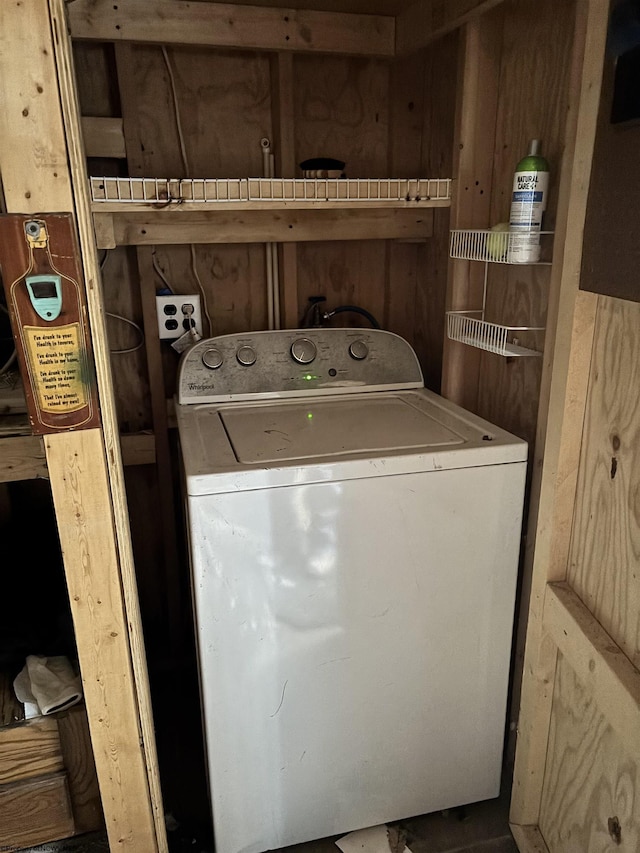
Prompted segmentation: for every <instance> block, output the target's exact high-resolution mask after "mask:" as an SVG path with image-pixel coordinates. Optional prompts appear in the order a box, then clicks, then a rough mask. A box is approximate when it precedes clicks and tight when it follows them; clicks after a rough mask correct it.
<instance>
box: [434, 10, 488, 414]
mask: <svg viewBox="0 0 640 853" xmlns="http://www.w3.org/2000/svg"><path fill="white" fill-rule="evenodd" d="M500 23H501V19H500V18H498V19H496V18H495V16H492V17H491V18H490V19H489V18H483V19H481V20H476V21H472V22H471V23H469V24H467V25H466V27H465V29H464V32H463V33H462V34H461V35H462V38H461V39H460V67H459V71H458V80H459V81H460V82H459V85H458V94H457V98H458V102H457V105H456V122H455V131H454V146H453V150H454V158H453V160H454V174H453V176H454V178H455V181H454V185H453V186H454V191H453V198H452V200H451V227H452V228H483V227H488V226H489V225H490V222H489V217H490V212H491V186H492V177H493V151H494V146H495V137H496V115H497V110H498V78H499V74H500V56H501V52H502V27H501V26H500ZM483 275H484V269H483V265H482V264H477V263H473V262H470V261H459V260H458V261H450V262H449V268H448V278H447V296H446V303H445V309H446V310H447V311H475V310H476V309H477V308H479V307H481V305H482V287H483V280H484V279H483ZM479 370H480V350H478V349H475V348H473V347H468V346H465V344H462V343H459V342H456V341H450V340H449V339H448V338H445V342H444V350H443V366H442V393H443V394H444V396H445V397H448V398H449V399H450V400H454V401H455V402H456V403H458V404H459V405H460V406H463V407H464V408H466V409H471V410H472V411H473V410H474V409H475V408H476V406H477V400H478V375H479Z"/></svg>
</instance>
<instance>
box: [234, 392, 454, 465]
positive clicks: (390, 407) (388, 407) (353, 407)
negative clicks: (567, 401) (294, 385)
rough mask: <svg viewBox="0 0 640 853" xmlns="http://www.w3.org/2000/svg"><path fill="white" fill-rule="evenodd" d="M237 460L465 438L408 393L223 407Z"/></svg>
mask: <svg viewBox="0 0 640 853" xmlns="http://www.w3.org/2000/svg"><path fill="white" fill-rule="evenodd" d="M220 417H221V418H222V423H223V424H224V428H225V430H226V432H227V435H228V437H229V441H230V442H231V446H232V447H233V450H234V453H235V455H236V459H237V460H238V462H241V463H244V464H252V463H278V462H294V461H297V460H303V459H304V460H307V459H318V460H319V459H322V458H326V457H337V456H345V455H351V454H354V453H358V454H363V453H375V454H380V453H382V452H391V453H397V452H401V451H408V450H418V449H426V448H440V447H451V446H452V445H459V444H463V443H464V438H463V436H461V435H460V434H459V433H458V432H455V431H454V430H453V429H451V428H450V427H447V426H444V424H442V423H441V422H439V421H438V420H436V419H435V418H434V417H433V416H432V414H430V413H427V412H425V411H421V410H420V409H418V408H416V407H415V406H414V405H412V404H411V402H410V400H407V399H405V398H402V397H393V396H386V395H384V396H383V395H379V394H376V395H372V396H371V397H368V398H359V399H357V400H354V399H353V398H347V399H343V400H331V401H329V400H324V401H320V400H317V399H315V398H310V399H309V400H308V401H306V402H296V403H290V404H281V405H271V406H248V407H244V406H243V407H235V408H232V407H229V408H221V409H220Z"/></svg>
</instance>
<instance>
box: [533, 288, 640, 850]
mask: <svg viewBox="0 0 640 853" xmlns="http://www.w3.org/2000/svg"><path fill="white" fill-rule="evenodd" d="M639 388H640V305H638V304H636V303H632V302H627V301H623V300H620V299H614V298H611V297H605V296H600V297H599V298H598V306H597V316H596V325H595V336H594V344H593V351H592V363H591V371H590V378H589V396H588V401H587V409H586V415H585V423H584V433H583V439H582V450H581V456H580V468H579V475H578V489H577V500H576V507H575V515H574V521H573V531H572V543H571V552H570V561H569V567H568V576H567V581H568V583H569V585H570V586H571V587H572V588H573V589H574V590H575V592H576V593H577V594H578V595H579V596H580V598H581V599H582V601H583V602H584V603H585V604H586V605H587V607H588V608H589V610H590V611H591V612H592V613H593V614H594V615H595V617H596V618H597V620H598V622H600V624H601V625H602V626H603V627H604V628H605V630H606V631H607V633H608V634H609V636H610V637H611V638H612V639H613V641H614V642H615V643H616V644H617V645H618V646H619V647H620V648H621V649H622V651H623V652H624V653H625V654H626V655H627V657H628V658H629V660H630V661H631V662H632V663H633V664H634V665H635V667H636V669H640V572H639V571H638V566H639V564H640V500H639V493H638V482H639V481H640V397H639V395H638V393H637V389H639ZM632 389H633V390H632ZM629 737H630V738H631V741H633V739H634V733H632V732H629ZM635 739H636V745H637V742H638V732H637V731H636V732H635ZM547 755H548V758H547V767H546V772H545V777H544V788H543V797H542V809H541V815H540V829H541V831H542V834H543V836H544V839H545V841H546V843H547V846H548V848H549V853H582V851H584V850H619V851H620V853H635V851H637V850H638V849H640V766H639V764H638V759H639V755H638V749H637V748H636V749H635V751H632V750H630V749H629V746H628V745H625V743H624V742H623V741H622V740H621V738H620V736H619V735H618V734H617V733H616V732H615V731H614V730H613V729H612V727H611V725H610V723H609V721H608V720H607V719H606V717H605V715H604V714H603V712H602V710H601V709H600V708H599V707H598V704H597V703H596V701H595V700H594V697H593V695H592V693H591V692H590V690H589V688H587V687H586V686H585V685H584V684H582V683H581V682H580V680H579V679H578V677H577V676H576V674H575V673H574V671H573V670H572V669H571V667H570V665H569V664H568V663H567V661H566V660H565V659H564V658H563V657H562V656H560V657H559V661H558V667H557V671H556V683H555V689H554V697H553V708H552V717H551V729H550V739H549V748H548V752H547ZM614 821H617V823H618V824H619V826H620V834H619V840H616V837H615V836H616V832H615V823H614Z"/></svg>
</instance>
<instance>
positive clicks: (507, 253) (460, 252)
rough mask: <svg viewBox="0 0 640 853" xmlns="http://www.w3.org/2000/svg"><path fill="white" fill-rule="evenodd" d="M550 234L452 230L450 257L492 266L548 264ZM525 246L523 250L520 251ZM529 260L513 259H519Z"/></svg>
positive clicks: (542, 232) (543, 232)
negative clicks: (523, 257)
mask: <svg viewBox="0 0 640 853" xmlns="http://www.w3.org/2000/svg"><path fill="white" fill-rule="evenodd" d="M551 235H553V231H532V232H529V233H524V234H523V233H522V232H516V231H491V230H486V229H477V228H476V229H454V230H452V231H451V241H450V246H449V254H450V255H451V257H452V258H459V259H461V260H465V261H485V262H489V263H493V264H518V266H520V265H522V263H528V264H544V265H549V263H550V261H549V260H547V258H548V257H549V256H550V247H551V239H550V237H551ZM523 244H524V247H525V251H524V252H522V251H519V250H521V249H522V247H523ZM523 255H524V256H525V257H528V258H530V259H531V260H527V261H524V262H523V261H519V260H516V258H518V257H522V256H523Z"/></svg>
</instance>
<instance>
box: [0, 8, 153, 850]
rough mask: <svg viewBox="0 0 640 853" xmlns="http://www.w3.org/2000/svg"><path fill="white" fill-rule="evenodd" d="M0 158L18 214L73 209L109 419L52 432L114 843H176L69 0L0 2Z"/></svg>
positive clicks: (52, 470)
mask: <svg viewBox="0 0 640 853" xmlns="http://www.w3.org/2000/svg"><path fill="white" fill-rule="evenodd" d="M0 47H1V49H0V92H1V94H2V98H1V100H2V104H3V109H2V111H0V166H1V168H2V176H3V184H4V194H5V199H6V207H7V210H8V212H13V213H35V212H62V211H68V212H73V213H74V214H75V218H76V224H77V228H78V232H79V237H80V246H81V254H82V265H83V271H84V278H85V283H86V290H87V307H88V315H89V320H90V326H91V331H92V339H93V345H94V357H95V371H96V376H97V385H98V392H99V401H100V409H101V419H102V424H101V427H100V428H97V429H87V430H79V431H75V432H59V433H56V434H51V435H48V436H47V437H46V439H45V442H44V445H45V453H46V460H47V466H48V470H49V476H50V479H51V488H52V493H53V500H54V507H55V511H56V517H57V523H58V530H59V534H60V542H61V545H62V552H63V560H64V568H65V573H66V578H67V585H68V591H69V598H70V604H71V612H72V616H73V620H74V626H75V632H76V640H77V647H78V656H79V659H80V667H81V671H82V679H83V685H84V694H85V701H86V706H87V714H88V719H89V726H90V730H91V739H92V745H93V750H94V756H95V762H96V769H97V773H98V781H99V785H100V793H101V797H102V805H103V809H104V813H105V818H106V824H107V831H108V835H109V843H110V847H111V849H112V850H117V849H128V850H131V851H141V850H144V851H145V853H146V852H147V851H148V853H155V851H166V850H167V842H166V833H165V828H164V817H163V810H162V798H161V794H160V786H159V778H158V770H157V758H156V752H155V740H154V734H153V723H152V717H151V705H150V697H149V686H148V679H147V671H146V661H145V655H144V645H143V640H142V631H141V624H140V613H139V607H138V598H137V590H136V583H135V572H134V565H133V557H132V551H131V540H130V532H129V522H128V514H127V505H126V497H125V490H124V481H123V471H122V461H121V458H120V447H119V438H118V430H117V422H116V417H115V411H114V401H113V389H112V383H111V372H110V360H109V358H110V357H109V349H108V344H107V339H106V334H105V328H104V309H103V303H102V294H101V291H100V275H99V267H98V263H97V255H96V249H95V240H94V234H93V226H92V221H91V215H90V207H89V200H88V186H87V176H86V168H85V159H84V151H83V147H82V137H81V130H80V118H79V111H78V106H77V102H76V93H75V82H74V77H73V66H72V58H71V44H70V39H69V36H68V27H67V21H66V9H65V4H64V0H20V2H17V0H12V2H6V3H2V4H0Z"/></svg>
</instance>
